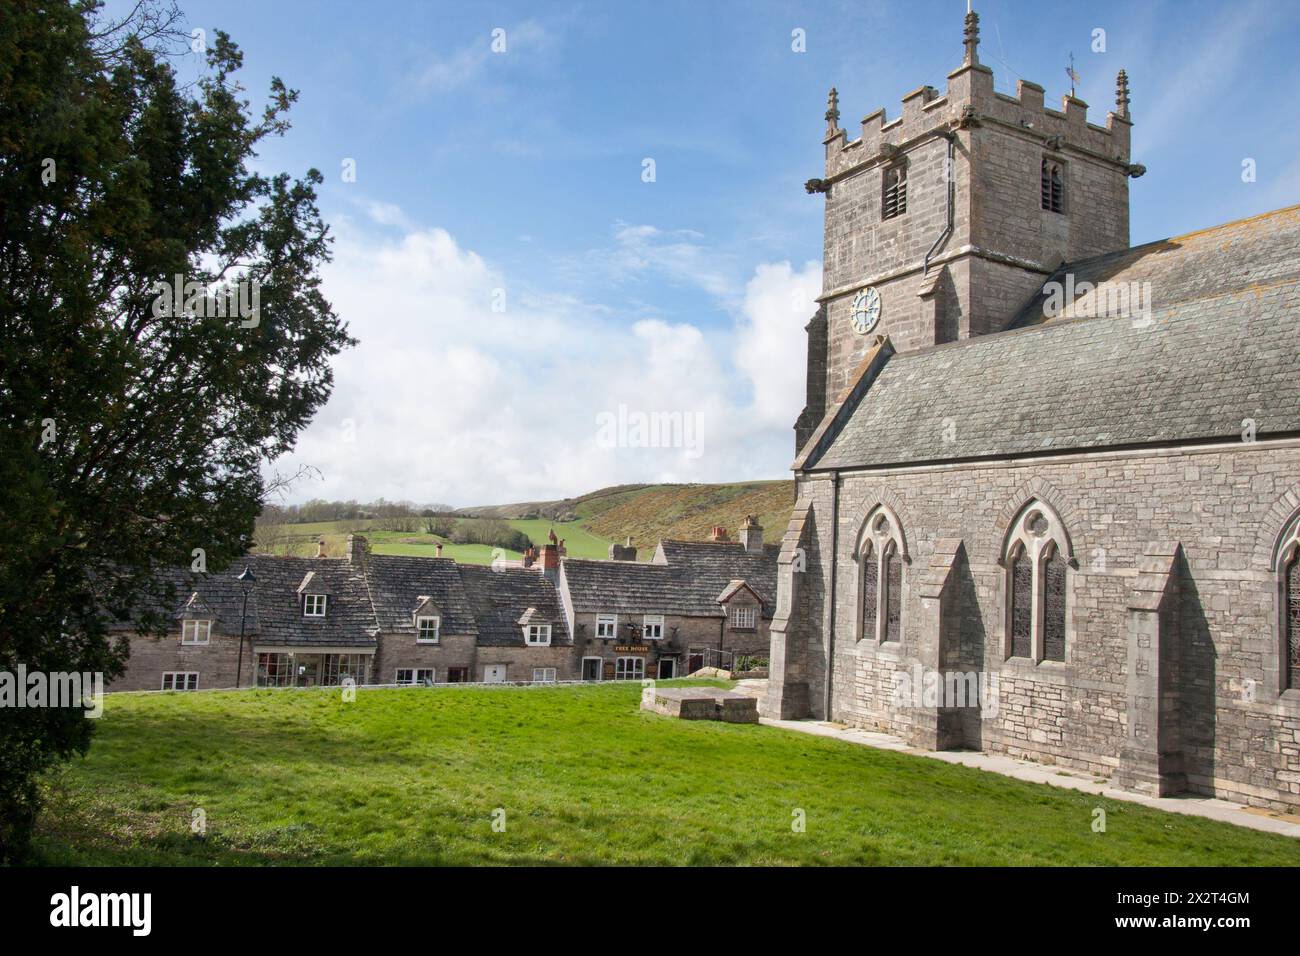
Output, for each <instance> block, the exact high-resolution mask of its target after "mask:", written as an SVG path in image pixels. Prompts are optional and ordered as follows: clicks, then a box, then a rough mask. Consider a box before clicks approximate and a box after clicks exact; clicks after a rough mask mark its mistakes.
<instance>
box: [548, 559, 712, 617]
mask: <svg viewBox="0 0 1300 956" xmlns="http://www.w3.org/2000/svg"><path fill="white" fill-rule="evenodd" d="M561 568H562V573H563V575H564V582H565V584H566V586H567V587H568V589H569V600H570V601H571V602H572V604H573V609H574V611H576V612H578V613H595V612H600V611H606V612H609V613H611V614H683V613H686V612H685V611H683V610H681V609H680V602H679V600H678V578H677V573H676V570H675V569H673V568H669V567H666V566H664V565H662V564H646V563H643V562H639V561H599V560H589V559H584V558H565V559H564V561H563V563H562V564H561ZM716 610H717V609H716V608H714V610H713V611H710V612H707V613H715V612H716Z"/></svg>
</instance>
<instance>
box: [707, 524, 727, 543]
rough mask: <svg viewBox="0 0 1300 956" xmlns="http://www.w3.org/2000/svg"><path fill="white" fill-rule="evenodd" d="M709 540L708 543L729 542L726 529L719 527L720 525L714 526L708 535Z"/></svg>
mask: <svg viewBox="0 0 1300 956" xmlns="http://www.w3.org/2000/svg"><path fill="white" fill-rule="evenodd" d="M709 540H710V541H730V540H731V539H730V538H728V537H727V529H726V528H724V527H723V526H722V525H720V524H715V525H714V526H713V531H712V533H711V534H710V535H709Z"/></svg>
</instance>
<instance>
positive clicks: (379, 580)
mask: <svg viewBox="0 0 1300 956" xmlns="http://www.w3.org/2000/svg"><path fill="white" fill-rule="evenodd" d="M366 577H367V580H368V581H369V583H370V597H371V600H372V601H373V602H374V606H375V613H376V616H377V619H378V622H379V628H380V630H381V631H383V633H385V634H414V633H415V618H414V615H415V610H416V608H417V607H418V606H419V604H420V598H421V597H427V598H429V599H430V600H431V601H432V602H433V603H434V604H436V605H437V606H438V610H439V611H440V612H441V614H442V621H441V625H440V628H441V632H442V633H443V634H461V635H474V634H477V633H478V626H477V624H476V623H475V621H474V609H473V607H472V606H471V605H470V599H469V595H468V594H467V593H466V591H465V586H464V584H463V583H462V580H461V576H460V573H459V572H458V571H457V567H456V562H455V561H453V560H451V559H450V558H417V557H399V556H396V555H388V554H371V555H370V556H369V557H368V558H367V559H366ZM525 606H526V605H525ZM521 610H522V608H521Z"/></svg>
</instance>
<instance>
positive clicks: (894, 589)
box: [854, 505, 907, 642]
mask: <svg viewBox="0 0 1300 956" xmlns="http://www.w3.org/2000/svg"><path fill="white" fill-rule="evenodd" d="M854 557H855V558H856V559H857V562H858V617H857V621H858V627H857V631H858V634H857V637H858V640H860V641H861V640H865V639H871V640H875V641H879V642H885V641H901V640H902V639H903V565H904V564H906V563H907V547H906V543H905V541H904V538H903V532H902V529H901V528H900V527H899V524H898V518H897V516H895V515H894V513H893V512H892V511H891V510H890V509H889V508H888V506H886V505H878V506H877V507H876V508H875V509H873V510H872V512H871V513H870V514H869V515H868V516H867V520H866V521H864V522H863V523H862V530H861V531H860V532H859V534H858V546H857V550H856V551H855V552H854Z"/></svg>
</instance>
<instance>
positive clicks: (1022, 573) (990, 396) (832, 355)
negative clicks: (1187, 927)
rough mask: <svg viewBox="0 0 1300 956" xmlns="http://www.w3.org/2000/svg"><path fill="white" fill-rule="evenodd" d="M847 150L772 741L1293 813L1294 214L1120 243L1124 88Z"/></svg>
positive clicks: (814, 340) (1298, 429) (807, 434)
mask: <svg viewBox="0 0 1300 956" xmlns="http://www.w3.org/2000/svg"><path fill="white" fill-rule="evenodd" d="M978 44H979V20H978V17H977V15H975V14H973V13H972V14H968V15H967V17H966V23H965V55H964V58H963V60H962V62H961V64H960V65H959V66H958V67H957V68H956V69H955V70H953V72H951V73H950V74H949V75H948V78H947V88H946V90H944V91H943V92H940V91H937V90H935V89H933V88H931V87H928V86H925V87H921V88H920V89H917V90H915V91H913V92H912V93H909V94H908V95H907V96H905V97H904V98H903V102H902V111H901V114H900V115H899V116H897V117H896V118H894V119H887V118H886V115H885V112H884V111H883V110H877V111H876V112H873V113H871V114H869V115H868V116H867V117H866V118H865V119H864V120H863V121H862V126H861V132H860V134H859V135H857V136H856V138H853V139H850V138H849V136H848V134H847V133H846V132H845V130H843V129H841V128H840V126H839V108H838V102H837V96H836V93H835V91H834V90H832V91H831V97H830V108H829V110H828V111H827V114H826V118H827V124H828V125H827V131H826V137H825V141H824V143H825V155H826V166H825V173H824V175H823V177H822V178H819V179H813V180H810V181H809V182H808V184H807V189H808V191H809V192H810V193H812V194H814V196H815V197H817V198H818V199H819V201H824V202H825V209H826V211H825V215H826V220H825V251H824V286H823V292H822V295H821V296H820V297H819V300H818V302H819V306H820V308H819V309H818V311H817V313H816V315H815V316H814V317H813V319H812V321H811V322H810V323H809V325H808V327H807V332H808V387H807V407H806V408H805V409H804V412H803V414H802V415H801V416H800V418H799V420H798V422H797V424H796V426H795V429H796V459H795V462H794V465H793V469H794V472H795V478H796V487H797V501H796V504H795V508H794V512H793V515H792V518H791V521H790V524H789V527H788V529H787V530H786V532H785V536H784V540H783V543H782V549H781V555H780V564H779V573H778V582H777V591H778V594H777V608H776V612H775V615H774V618H773V621H772V624H771V634H772V644H771V658H772V674H771V680H770V682H769V687H768V696H767V697H766V699H765V700H764V701H763V710H764V712H765V713H766V714H768V715H769V716H773V717H785V718H797V717H813V718H819V719H829V720H835V721H841V722H844V723H846V724H851V725H855V726H860V727H865V728H869V729H874V730H879V731H884V732H888V733H892V734H896V735H899V736H901V737H903V738H905V739H906V740H908V741H909V742H910V743H911V744H913V745H914V746H917V747H921V748H927V749H949V748H976V749H981V750H986V751H992V752H998V753H1004V754H1008V755H1011V756H1014V757H1019V758H1027V759H1032V760H1038V761H1042V762H1046V763H1054V764H1058V765H1061V766H1064V767H1070V768H1078V769H1081V770H1084V771H1087V772H1091V773H1095V774H1098V775H1102V776H1106V777H1110V778H1112V779H1113V780H1114V782H1115V783H1116V784H1117V785H1119V786H1122V787H1127V788H1132V789H1137V790H1143V791H1146V792H1151V793H1159V794H1170V793H1178V792H1191V793H1200V794H1212V795H1215V796H1219V797H1223V798H1226V799H1230V800H1235V801H1238V802H1243V803H1248V804H1251V805H1255V806H1260V807H1267V808H1272V809H1275V810H1277V809H1289V810H1291V811H1295V810H1296V809H1297V808H1300V400H1298V397H1300V310H1298V309H1297V306H1300V288H1298V286H1297V281H1298V280H1300V207H1293V208H1289V209H1282V210H1278V211H1276V212H1273V213H1269V214H1266V215H1262V216H1257V217H1255V218H1253V219H1248V220H1243V221H1240V222H1233V223H1229V224H1226V225H1223V226H1218V227H1215V228H1211V229H1207V230H1203V231H1201V232H1197V233H1192V234H1189V235H1184V236H1176V237H1173V238H1169V239H1164V240H1161V241H1157V242H1152V243H1148V244H1146V245H1142V246H1136V247H1130V246H1129V188H1130V180H1135V179H1136V178H1137V177H1140V176H1141V175H1142V174H1143V173H1144V172H1145V170H1144V169H1143V167H1142V166H1140V165H1138V164H1136V163H1134V162H1133V159H1132V156H1131V153H1130V142H1129V136H1130V130H1131V127H1132V124H1133V122H1134V120H1133V117H1132V116H1131V115H1130V111H1129V88H1128V78H1127V76H1126V75H1125V74H1124V73H1123V72H1120V74H1119V76H1118V82H1117V92H1116V101H1115V107H1114V109H1113V110H1111V111H1110V112H1108V113H1107V114H1106V117H1105V120H1104V123H1102V124H1098V123H1096V122H1093V121H1090V120H1089V117H1088V106H1087V104H1086V103H1084V102H1083V101H1081V100H1079V99H1078V98H1076V97H1075V96H1073V95H1069V96H1066V97H1064V100H1063V102H1062V104H1061V109H1059V110H1057V109H1054V108H1051V107H1050V106H1047V105H1045V103H1044V91H1043V88H1042V87H1041V86H1037V85H1035V84H1033V83H1029V82H1026V81H1024V80H1021V81H1020V82H1019V84H1018V87H1017V90H1016V95H1015V96H1009V95H1005V94H1002V93H998V92H996V91H995V90H994V84H993V73H992V70H990V69H989V68H988V67H987V66H985V65H983V64H981V63H980V60H979V54H978Z"/></svg>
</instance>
